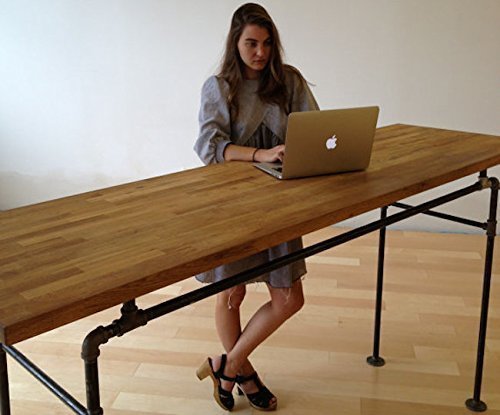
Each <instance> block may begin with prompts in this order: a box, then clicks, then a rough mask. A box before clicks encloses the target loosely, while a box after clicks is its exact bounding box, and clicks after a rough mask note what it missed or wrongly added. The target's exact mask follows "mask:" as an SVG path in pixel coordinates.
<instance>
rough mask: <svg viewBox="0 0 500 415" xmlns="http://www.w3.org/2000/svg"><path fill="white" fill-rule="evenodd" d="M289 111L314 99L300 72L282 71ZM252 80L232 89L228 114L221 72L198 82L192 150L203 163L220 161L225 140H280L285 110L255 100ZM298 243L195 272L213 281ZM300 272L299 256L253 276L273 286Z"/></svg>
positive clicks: (310, 106) (264, 143)
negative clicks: (233, 105) (233, 109)
mask: <svg viewBox="0 0 500 415" xmlns="http://www.w3.org/2000/svg"><path fill="white" fill-rule="evenodd" d="M286 85H287V89H288V91H289V98H290V99H289V102H288V110H289V112H297V111H310V110H317V109H318V104H317V103H316V100H315V99H314V96H313V95H312V92H311V90H310V89H309V86H308V85H307V83H306V82H305V81H304V80H303V78H302V77H300V76H298V75H297V74H295V73H293V72H291V71H287V78H286ZM257 88H258V81H257V80H246V81H244V82H243V85H242V87H241V88H240V91H239V93H238V96H237V99H238V103H239V114H238V117H237V119H235V120H232V119H231V116H230V112H229V107H228V105H227V95H228V91H229V86H228V84H227V83H226V82H225V81H224V80H223V79H221V78H218V77H216V76H212V77H210V78H208V80H207V81H206V82H205V84H204V85H203V88H202V94H201V106H200V113H199V122H200V134H199V136H198V139H197V140H196V143H195V145H194V150H195V151H196V153H197V154H198V156H199V157H200V159H201V160H202V161H203V162H204V163H205V164H211V163H222V162H224V150H225V148H226V146H227V145H228V144H236V145H240V146H248V147H257V148H272V147H275V146H277V145H279V144H284V142H285V132H286V123H287V114H286V113H285V112H284V111H283V110H282V109H280V107H279V106H278V105H276V104H266V103H264V102H262V101H261V99H260V98H259V96H258V94H257V93H256V92H257ZM301 248H302V239H301V238H297V239H294V240H292V241H289V242H285V243H282V244H280V245H277V246H274V247H272V248H270V249H267V250H265V251H263V252H259V253H258V254H255V255H252V256H249V257H246V258H243V259H241V260H238V261H236V262H233V263H230V264H225V265H221V266H219V267H217V268H214V269H212V270H210V271H207V272H204V273H202V274H199V275H197V276H196V278H197V279H198V280H199V281H202V282H215V281H220V280H221V279H224V278H227V277H229V276H232V275H235V274H237V273H239V272H241V271H244V270H247V269H250V268H253V267H255V266H257V265H261V264H264V263H266V262H269V261H271V260H273V259H275V258H278V257H281V256H283V255H286V254H289V253H290V252H293V251H296V250H299V249H301ZM305 273H306V266H305V262H304V261H303V260H301V261H297V262H294V263H293V264H290V265H287V266H284V267H282V268H279V269H277V270H275V271H272V272H270V273H266V274H263V275H261V276H259V277H258V278H256V279H255V280H253V281H252V282H255V281H264V282H267V283H269V284H270V285H271V286H272V287H275V288H285V287H291V286H292V283H293V282H294V281H295V280H297V279H299V278H300V277H302V276H303V275H304V274H305Z"/></svg>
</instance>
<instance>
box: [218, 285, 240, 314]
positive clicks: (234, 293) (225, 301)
mask: <svg viewBox="0 0 500 415" xmlns="http://www.w3.org/2000/svg"><path fill="white" fill-rule="evenodd" d="M245 294H246V287H245V286H244V285H237V286H236V287H233V288H229V289H228V290H225V291H222V292H221V293H220V294H219V296H218V301H219V303H220V304H222V305H223V306H226V307H228V308H230V309H238V308H240V306H241V303H242V302H243V299H244V298H245Z"/></svg>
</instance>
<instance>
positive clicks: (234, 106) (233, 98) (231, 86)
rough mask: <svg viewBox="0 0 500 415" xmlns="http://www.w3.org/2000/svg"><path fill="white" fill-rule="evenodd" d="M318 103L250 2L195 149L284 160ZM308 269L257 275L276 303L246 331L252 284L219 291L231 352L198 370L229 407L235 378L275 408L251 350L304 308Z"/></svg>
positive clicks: (224, 272) (260, 403)
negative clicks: (292, 127) (288, 142)
mask: <svg viewBox="0 0 500 415" xmlns="http://www.w3.org/2000/svg"><path fill="white" fill-rule="evenodd" d="M317 109H318V105H317V103H316V101H315V99H314V97H313V95H312V93H311V91H310V89H309V87H308V85H307V82H306V81H305V80H304V78H303V77H302V75H301V74H300V72H299V71H298V70H297V69H295V68H293V67H292V66H289V65H284V64H283V60H282V47H281V43H280V38H279V34H278V31H277V29H276V27H275V25H274V23H273V21H272V19H271V17H270V16H269V14H268V13H267V12H266V10H265V9H264V8H263V7H261V6H259V5H257V4H253V3H248V4H245V5H243V6H241V7H240V8H239V9H238V10H236V12H235V13H234V15H233V18H232V21H231V27H230V31H229V34H228V37H227V42H226V50H225V54H224V57H223V60H222V65H221V70H220V73H219V74H218V75H217V76H212V77H210V78H209V79H208V80H207V81H206V82H205V84H204V85H203V89H202V100H201V108H200V115H199V121H200V134H199V137H198V139H197V141H196V144H195V146H194V149H195V151H196V152H197V153H198V155H199V157H200V158H201V160H202V161H203V162H204V163H205V164H210V163H222V162H225V161H231V160H242V161H249V162H252V161H253V162H255V161H257V162H275V161H281V160H282V158H283V154H284V152H285V145H284V144H285V143H284V138H285V131H286V123H287V116H288V114H289V113H290V112H295V111H307V110H317ZM301 248H302V240H301V239H296V240H293V241H290V242H287V243H283V244H281V245H278V246H276V247H273V248H271V249H269V250H267V251H265V252H261V253H259V254H256V255H253V256H251V257H249V258H245V259H243V260H240V261H237V262H235V263H232V264H226V265H223V266H220V267H218V268H216V269H214V270H211V271H209V272H206V273H204V274H201V275H198V276H197V279H198V280H200V281H202V282H214V281H219V280H221V279H223V278H227V277H228V276H231V275H235V274H236V273H238V272H241V271H243V270H245V269H249V268H251V267H254V266H257V265H260V264H263V263H265V262H268V261H270V260H272V259H274V258H276V257H280V256H283V255H285V254H287V253H290V252H293V251H296V250H298V249H301ZM305 273H306V269H305V263H304V261H298V262H296V263H293V264H291V265H289V266H285V267H283V268H280V269H278V270H276V271H272V272H270V273H268V274H265V275H262V276H260V277H259V278H257V280H256V281H263V282H266V283H267V286H268V289H269V293H270V301H269V302H268V303H266V304H264V305H263V306H262V307H261V308H260V309H259V310H257V312H256V313H255V314H254V315H253V316H252V318H251V319H250V320H249V321H248V323H247V325H246V326H245V328H244V330H241V323H240V312H239V306H240V304H241V303H242V301H243V299H244V297H245V292H246V291H245V285H241V286H237V287H235V288H232V289H230V290H226V291H224V292H221V293H219V294H218V295H217V300H216V309H215V321H216V328H217V333H218V335H219V338H220V340H221V343H222V346H223V347H224V349H225V350H226V353H227V354H223V355H222V356H212V357H209V358H208V359H207V360H206V361H205V362H204V363H203V364H202V366H201V367H200V368H199V369H198V372H197V374H198V377H199V378H200V380H201V379H204V378H205V377H208V376H210V377H211V378H212V381H213V383H214V398H215V400H216V401H217V403H218V404H219V405H220V406H221V407H222V408H224V409H226V410H231V409H232V408H233V406H234V398H233V395H232V392H231V391H232V389H233V387H234V384H235V383H236V384H238V392H239V393H240V394H244V395H245V396H246V397H247V399H248V401H249V403H250V405H251V406H252V407H254V408H255V409H258V410H263V411H271V410H275V409H276V407H277V399H276V397H275V396H274V395H273V394H272V393H271V392H270V391H269V389H267V388H266V387H265V386H264V385H263V383H262V382H261V380H260V379H259V377H258V375H257V373H256V372H255V369H254V368H253V366H252V364H251V363H250V361H249V360H248V356H249V355H250V353H251V352H252V351H253V350H254V349H255V348H256V347H257V346H258V345H259V344H261V343H262V342H263V341H264V340H265V339H266V338H267V337H268V336H269V335H271V334H272V333H273V332H274V331H275V330H276V329H277V328H278V327H279V326H280V325H281V324H282V323H283V322H284V321H286V320H287V319H288V318H289V317H291V316H292V315H293V314H295V313H296V312H297V311H298V310H299V309H300V308H301V307H302V305H303V304H304V296H303V292H302V281H301V277H302V276H303V275H304V274H305Z"/></svg>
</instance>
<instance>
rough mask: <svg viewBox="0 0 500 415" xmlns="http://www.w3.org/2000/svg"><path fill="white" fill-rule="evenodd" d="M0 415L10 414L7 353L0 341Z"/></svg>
mask: <svg viewBox="0 0 500 415" xmlns="http://www.w3.org/2000/svg"><path fill="white" fill-rule="evenodd" d="M0 415H10V396H9V375H8V372H7V355H6V354H5V350H4V349H3V345H2V344H1V343H0Z"/></svg>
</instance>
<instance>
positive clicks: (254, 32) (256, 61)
mask: <svg viewBox="0 0 500 415" xmlns="http://www.w3.org/2000/svg"><path fill="white" fill-rule="evenodd" d="M271 42H272V40H271V36H270V35H269V31H268V30H267V29H266V28H264V27H261V26H257V25H253V24H249V25H246V26H245V28H244V29H243V32H242V33H241V36H240V38H239V40H238V51H239V52H240V56H241V59H242V60H243V63H244V64H245V73H244V76H245V78H246V79H258V78H259V76H260V72H261V71H262V70H263V69H264V68H265V67H266V65H267V63H268V62H269V56H270V55H271Z"/></svg>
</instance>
